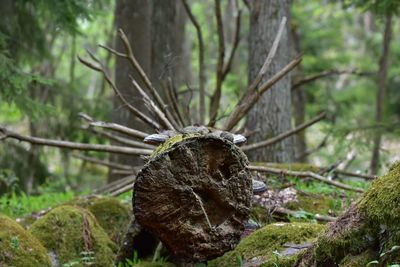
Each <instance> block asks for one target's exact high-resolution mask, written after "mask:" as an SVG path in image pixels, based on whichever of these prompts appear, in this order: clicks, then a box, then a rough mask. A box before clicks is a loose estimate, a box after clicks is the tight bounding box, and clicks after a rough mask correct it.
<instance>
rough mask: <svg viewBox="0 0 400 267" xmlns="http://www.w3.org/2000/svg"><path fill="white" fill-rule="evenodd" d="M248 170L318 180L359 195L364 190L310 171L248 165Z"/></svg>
mask: <svg viewBox="0 0 400 267" xmlns="http://www.w3.org/2000/svg"><path fill="white" fill-rule="evenodd" d="M249 169H250V170H252V171H259V172H266V173H269V174H275V175H283V176H294V177H300V178H306V177H309V178H313V179H315V180H318V181H320V182H323V183H326V184H330V185H333V186H336V187H338V188H341V189H345V190H349V191H355V192H359V193H363V192H364V190H363V189H361V188H354V187H352V186H349V185H347V184H343V183H340V182H337V181H332V180H329V179H327V178H325V177H323V176H321V175H319V174H317V173H314V172H311V171H304V172H301V171H290V170H285V169H277V168H271V167H265V166H255V165H250V166H249Z"/></svg>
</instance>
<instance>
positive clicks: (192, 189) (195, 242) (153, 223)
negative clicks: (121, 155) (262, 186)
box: [133, 135, 252, 262]
mask: <svg viewBox="0 0 400 267" xmlns="http://www.w3.org/2000/svg"><path fill="white" fill-rule="evenodd" d="M158 151H159V152H158V153H157V154H156V155H154V156H153V157H152V158H151V159H150V160H149V162H148V163H147V164H146V165H145V166H144V167H143V169H142V170H141V171H140V172H139V174H138V175H137V179H136V183H135V186H134V200H133V207H134V215H135V219H136V220H137V222H138V223H139V224H140V226H141V227H143V228H144V229H146V230H148V231H150V232H151V233H153V234H154V235H155V236H156V237H158V238H159V239H160V240H161V241H162V242H163V244H164V245H165V246H166V247H167V249H168V250H169V252H170V253H171V254H172V255H173V256H174V257H175V258H178V259H181V260H183V261H185V262H202V261H206V260H210V259H213V258H216V257H218V256H220V255H222V254H224V253H225V252H226V251H229V250H231V249H233V248H234V247H235V246H236V245H237V244H238V242H239V240H240V235H241V233H242V231H243V230H244V224H245V222H246V220H247V219H248V217H249V213H250V207H251V196H252V184H251V177H250V172H249V171H248V169H247V164H248V162H247V157H246V156H245V154H244V153H243V152H242V151H241V150H240V149H239V148H238V147H236V146H235V145H234V144H233V143H232V142H230V141H228V140H225V139H221V138H218V137H214V136H211V135H206V136H195V137H189V138H185V137H183V138H182V137H180V140H179V141H178V142H176V143H174V144H169V145H168V147H167V148H164V149H161V150H158ZM160 151H161V152H160Z"/></svg>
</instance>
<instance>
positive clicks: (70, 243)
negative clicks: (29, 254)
mask: <svg viewBox="0 0 400 267" xmlns="http://www.w3.org/2000/svg"><path fill="white" fill-rule="evenodd" d="M30 232H31V233H32V234H33V235H34V236H36V237H37V238H38V239H39V240H40V241H41V242H42V243H43V245H44V246H45V247H46V248H47V249H48V250H49V251H50V252H52V253H54V254H55V257H56V260H57V262H58V263H59V265H62V264H66V263H71V262H75V261H80V260H81V259H82V258H83V256H84V253H86V254H87V253H93V254H91V255H90V256H93V257H94V258H93V259H91V260H90V261H92V262H94V265H91V266H97V267H108V266H113V262H114V257H115V254H114V253H115V252H116V250H117V247H116V245H115V244H114V242H112V241H111V240H110V238H109V237H108V235H107V233H106V232H105V231H104V230H103V228H102V227H101V226H100V225H99V223H98V222H97V220H96V218H95V217H94V215H93V214H92V213H91V212H89V211H87V210H85V209H83V208H80V207H76V206H67V205H66V206H60V207H57V208H55V209H53V210H52V211H50V212H49V213H47V214H46V215H45V216H43V217H42V218H40V219H39V220H38V221H36V222H35V223H34V224H32V226H31V228H30ZM77 266H81V265H77Z"/></svg>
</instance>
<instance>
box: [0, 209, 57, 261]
mask: <svg viewBox="0 0 400 267" xmlns="http://www.w3.org/2000/svg"><path fill="white" fill-rule="evenodd" d="M0 266H1V267H11V266H12V267H17V266H30V267H47V266H49V267H50V266H52V265H51V260H50V257H49V256H48V255H47V251H46V249H45V248H44V247H43V245H42V244H41V243H40V241H39V240H38V239H36V238H35V237H34V236H32V235H31V234H30V233H29V232H27V231H26V230H25V229H24V228H22V226H20V225H19V224H18V223H17V222H15V221H14V220H12V219H10V218H8V217H6V216H3V215H0Z"/></svg>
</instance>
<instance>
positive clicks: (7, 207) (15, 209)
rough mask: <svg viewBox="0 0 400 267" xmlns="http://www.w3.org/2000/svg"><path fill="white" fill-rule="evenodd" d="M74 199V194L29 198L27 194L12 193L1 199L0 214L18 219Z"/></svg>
mask: <svg viewBox="0 0 400 267" xmlns="http://www.w3.org/2000/svg"><path fill="white" fill-rule="evenodd" d="M72 198H74V193H73V192H71V191H69V192H65V193H46V194H42V195H38V196H27V195H26V194H25V193H21V194H16V193H15V192H14V193H12V194H11V195H10V196H7V195H4V196H2V197H0V214H5V215H7V216H10V217H11V218H18V217H22V216H26V215H29V214H31V213H32V212H37V211H41V210H44V209H47V208H50V207H53V206H56V205H58V204H61V203H64V202H66V201H68V200H71V199H72Z"/></svg>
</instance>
